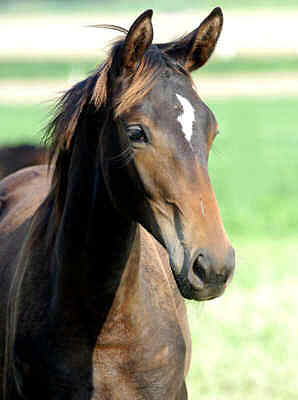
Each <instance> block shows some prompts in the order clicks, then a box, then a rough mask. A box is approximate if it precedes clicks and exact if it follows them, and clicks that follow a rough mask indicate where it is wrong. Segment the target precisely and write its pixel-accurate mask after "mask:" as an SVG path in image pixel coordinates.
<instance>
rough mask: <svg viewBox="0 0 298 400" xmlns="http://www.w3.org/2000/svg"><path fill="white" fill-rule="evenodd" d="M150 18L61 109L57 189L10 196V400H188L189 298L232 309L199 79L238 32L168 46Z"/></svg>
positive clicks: (21, 182)
mask: <svg viewBox="0 0 298 400" xmlns="http://www.w3.org/2000/svg"><path fill="white" fill-rule="evenodd" d="M151 17H152V11H151V10H148V11H146V12H144V13H143V14H142V15H141V16H139V18H137V20H136V21H135V22H134V23H133V25H132V26H131V28H130V30H129V31H128V33H127V34H126V36H125V38H124V40H122V41H120V42H118V43H117V44H115V45H114V46H113V48H112V51H111V53H110V55H109V57H108V59H107V61H106V62H105V63H104V64H102V65H101V66H100V67H99V68H98V70H97V71H96V72H95V73H94V74H92V75H91V76H89V77H88V78H87V79H86V80H84V81H82V82H80V83H78V84H77V85H75V86H74V87H73V88H71V89H70V90H69V91H68V92H67V93H66V94H65V95H64V97H63V98H62V100H61V102H60V103H59V105H58V110H57V115H56V117H55V118H54V119H53V121H52V123H51V124H50V126H49V130H48V135H49V137H50V139H51V141H52V160H55V162H54V167H53V171H50V176H51V174H53V177H52V178H50V177H49V176H48V175H47V172H46V169H45V167H34V168H31V169H27V170H23V171H20V172H19V173H17V174H16V175H13V176H10V177H8V178H6V179H5V180H4V181H2V183H1V184H0V197H1V194H2V202H1V204H2V209H1V212H0V273H1V280H0V293H1V302H0V332H1V342H0V343H1V347H0V353H1V357H2V359H4V372H3V376H2V379H3V386H4V398H5V399H6V400H8V399H9V400H16V399H22V398H25V399H30V400H37V399H38V400H40V399H43V400H54V399H55V400H58V399H59V400H60V399H61V400H62V399H63V400H83V399H84V400H87V399H93V400H94V399H96V400H104V399H106V400H116V399H119V400H120V399H121V400H125V399H127V400H132V399H152V400H153V399H154V400H164V399H167V400H185V399H187V391H186V387H185V376H186V373H187V370H188V367H189V359H190V338H189V330H188V323H187V318H186V313H185V306H184V302H183V298H182V296H183V297H185V298H188V299H194V300H208V299H211V298H214V297H217V296H219V295H221V294H222V293H223V291H224V289H225V288H226V286H227V284H228V282H229V280H230V279H231V276H232V273H233V269H234V251H233V249H232V247H231V246H230V244H229V241H228V239H227V236H226V234H225V231H224V228H223V225H222V222H221V219H220V215H219V211H218V207H217V204H216V200H215V196H214V193H213V190H212V187H211V184H210V180H209V177H208V171H207V161H208V153H209V150H210V147H211V144H212V142H213V140H214V138H215V136H216V132H217V124H216V120H215V117H214V115H213V114H212V112H211V111H210V110H209V109H208V107H207V106H206V105H205V104H204V103H203V102H202V100H201V99H200V98H199V96H198V94H197V93H196V91H195V88H194V85H193V82H192V80H191V78H190V75H189V72H191V71H193V70H195V69H197V68H199V67H200V66H202V65H203V64H204V63H205V62H206V61H207V60H208V58H209V57H210V55H211V53H212V51H213V49H214V47H215V44H216V42H217V39H218V37H219V34H220V31H221V28H222V21H223V18H222V13H221V10H220V9H219V8H216V9H215V10H213V12H212V13H211V14H210V15H209V16H208V17H207V18H206V19H205V20H204V21H203V22H202V24H201V25H200V26H199V28H197V29H196V30H194V31H193V32H192V33H190V34H189V35H187V36H185V37H184V38H182V39H181V40H178V41H175V42H172V43H168V44H162V45H153V44H152V38H153V29H152V24H151ZM16 209H17V210H19V212H18V218H16V217H15V210H16ZM7 310H8V314H7ZM5 331H6V337H4V334H3V332H5ZM4 342H5V346H4Z"/></svg>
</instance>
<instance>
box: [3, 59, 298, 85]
mask: <svg viewBox="0 0 298 400" xmlns="http://www.w3.org/2000/svg"><path fill="white" fill-rule="evenodd" d="M101 61H102V60H101V59H83V60H81V59H78V58H74V59H65V60H61V59H34V61H33V62H32V60H31V59H30V60H28V59H26V58H20V59H5V58H0V79H46V80H51V79H67V78H69V76H72V75H76V76H77V75H79V76H81V77H84V76H86V75H87V74H89V73H90V72H91V71H92V70H94V69H95V67H96V65H98V64H99V63H100V62H101ZM260 72H264V73H270V72H283V73H290V72H298V57H283V58H270V57H265V58H256V59H255V58H244V57H235V58H227V59H222V58H214V59H212V60H211V61H210V62H209V63H208V64H206V65H205V66H204V67H203V68H202V69H200V70H199V71H198V72H197V73H196V74H195V75H194V76H208V75H210V76H214V75H228V74H249V73H260Z"/></svg>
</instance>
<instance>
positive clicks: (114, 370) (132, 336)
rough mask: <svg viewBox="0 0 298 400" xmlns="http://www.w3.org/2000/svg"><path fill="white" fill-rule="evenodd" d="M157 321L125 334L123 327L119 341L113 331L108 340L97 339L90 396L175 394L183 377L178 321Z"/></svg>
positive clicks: (95, 398)
mask: <svg viewBox="0 0 298 400" xmlns="http://www.w3.org/2000/svg"><path fill="white" fill-rule="evenodd" d="M158 322H159V324H156V325H155V324H151V326H149V327H147V328H146V327H143V328H144V331H138V329H136V331H135V332H129V330H126V334H123V332H124V331H125V327H123V331H122V337H118V343H117V340H113V339H116V337H115V336H114V337H113V333H111V342H106V343H101V341H100V340H99V343H98V345H97V347H96V350H95V353H94V361H93V372H94V375H93V376H94V388H95V392H94V396H93V398H92V400H106V399H109V400H116V399H117V400H118V399H119V400H120V399H121V400H126V399H127V400H128V399H129V400H131V399H140V400H141V399H152V400H153V399H156V400H161V399H165V398H166V399H167V400H171V399H175V398H176V392H177V390H178V389H179V387H180V386H181V385H182V384H183V381H184V366H185V342H184V338H183V336H182V334H181V331H180V328H179V326H178V324H173V323H168V324H167V323H165V321H158ZM127 328H128V327H127V326H126V329H127ZM118 333H119V332H118ZM116 336H117V334H116Z"/></svg>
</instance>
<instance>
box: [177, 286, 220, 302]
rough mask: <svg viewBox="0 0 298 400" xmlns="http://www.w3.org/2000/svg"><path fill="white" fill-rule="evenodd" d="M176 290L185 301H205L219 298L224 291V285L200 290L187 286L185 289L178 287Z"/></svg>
mask: <svg viewBox="0 0 298 400" xmlns="http://www.w3.org/2000/svg"><path fill="white" fill-rule="evenodd" d="M178 288H179V290H180V293H181V295H182V296H183V297H184V298H185V299H189V300H196V301H207V300H212V299H215V298H216V297H219V296H221V295H222V294H223V293H224V291H225V288H226V285H220V286H213V285H210V286H206V287H204V288H202V289H196V288H194V287H192V286H191V285H187V286H186V287H185V286H180V285H178Z"/></svg>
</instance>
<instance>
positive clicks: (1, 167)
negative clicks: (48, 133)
mask: <svg viewBox="0 0 298 400" xmlns="http://www.w3.org/2000/svg"><path fill="white" fill-rule="evenodd" d="M46 163H47V148H46V147H43V146H34V145H31V144H19V145H14V146H2V147H0V180H1V179H3V178H4V177H5V176H7V175H10V174H12V173H13V172H16V171H18V170H19V169H22V168H25V167H29V166H32V165H39V164H46Z"/></svg>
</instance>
